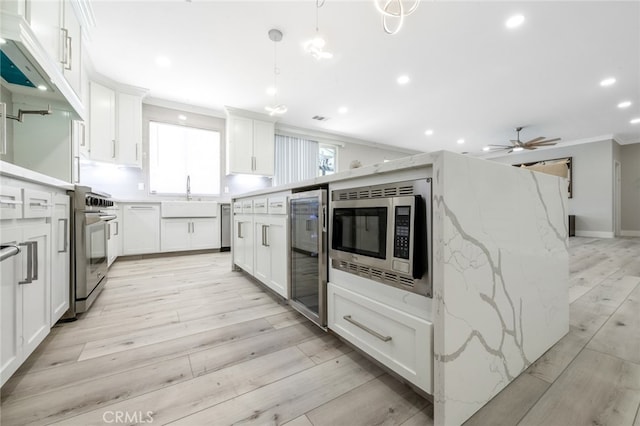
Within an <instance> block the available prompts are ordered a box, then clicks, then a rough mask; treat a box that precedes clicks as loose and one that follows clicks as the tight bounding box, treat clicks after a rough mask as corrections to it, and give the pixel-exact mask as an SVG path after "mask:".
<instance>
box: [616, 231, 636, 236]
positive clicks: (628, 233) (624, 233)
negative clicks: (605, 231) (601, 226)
mask: <svg viewBox="0 0 640 426" xmlns="http://www.w3.org/2000/svg"><path fill="white" fill-rule="evenodd" d="M620 236H621V237H640V231H620Z"/></svg>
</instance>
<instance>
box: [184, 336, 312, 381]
mask: <svg viewBox="0 0 640 426" xmlns="http://www.w3.org/2000/svg"><path fill="white" fill-rule="evenodd" d="M311 327H312V326H311V325H308V324H295V325H292V326H289V327H285V328H280V329H274V330H273V331H269V332H265V333H262V334H260V335H257V336H254V337H252V338H251V339H243V340H239V341H235V342H232V343H229V344H226V345H223V346H216V347H214V348H211V349H208V350H204V351H199V352H194V353H192V354H190V355H189V359H190V360H191V369H192V371H193V375H194V376H201V375H203V374H208V373H210V372H212V371H216V370H219V369H221V368H225V367H228V366H230V365H233V364H238V363H240V362H244V361H248V360H250V359H253V358H259V357H261V356H263V355H266V354H270V353H273V352H277V351H278V350H281V349H284V348H288V347H290V346H295V345H297V344H298V343H300V342H304V341H306V340H309V339H313V338H314V337H316V336H318V334H319V333H320V332H319V331H316V330H314V329H313V328H311ZM303 352H304V351H303Z"/></svg>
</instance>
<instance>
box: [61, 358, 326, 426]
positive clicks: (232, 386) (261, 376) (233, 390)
mask: <svg viewBox="0 0 640 426" xmlns="http://www.w3.org/2000/svg"><path fill="white" fill-rule="evenodd" d="M313 365H314V364H313V362H312V361H311V360H310V359H309V358H307V357H306V356H305V355H304V354H303V353H302V352H300V350H298V349H297V348H295V347H291V348H287V349H283V350H281V351H278V352H275V353H272V354H268V355H265V356H262V357H260V358H256V359H252V360H250V361H247V362H244V363H241V364H236V365H234V366H232V367H229V368H225V369H223V370H218V371H216V372H213V373H211V374H205V375H202V376H199V377H196V378H195V379H192V380H189V381H186V382H183V383H179V384H176V385H174V386H171V387H169V388H165V389H160V390H158V391H155V392H149V393H146V394H144V395H140V396H138V397H136V398H130V399H127V400H125V401H122V402H119V403H116V404H111V405H109V406H107V407H104V408H102V409H100V410H94V411H91V412H88V413H86V414H83V415H81V416H77V417H74V418H73V419H70V421H71V422H72V423H74V424H76V425H83V426H91V425H101V426H103V425H104V422H103V420H102V414H103V412H104V410H111V411H124V412H135V411H142V412H144V413H146V412H151V413H152V414H151V417H152V419H153V422H152V424H160V425H162V424H166V423H168V422H171V421H172V420H177V419H180V418H181V417H184V416H186V415H188V414H191V413H196V412H199V411H201V410H203V409H206V408H208V407H211V406H213V405H215V404H218V403H221V402H223V401H227V400H229V399H232V398H234V397H237V396H238V395H242V394H246V393H247V392H250V391H252V390H254V389H259V388H261V386H264V385H266V384H268V383H271V382H276V383H278V380H280V379H282V378H284V377H287V376H290V375H292V374H295V373H297V372H300V371H304V370H306V369H308V368H309V367H310V366H313ZM211 423H212V422H211V421H210V420H207V421H204V422H202V423H200V424H202V425H208V424H211ZM216 423H217V424H220V425H222V424H225V423H221V422H218V420H216ZM63 424H64V423H63ZM191 424H192V425H193V424H197V423H191Z"/></svg>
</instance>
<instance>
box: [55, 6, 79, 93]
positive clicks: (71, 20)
mask: <svg viewBox="0 0 640 426" xmlns="http://www.w3.org/2000/svg"><path fill="white" fill-rule="evenodd" d="M62 8H63V12H62V27H61V31H62V38H61V43H62V46H61V57H60V62H61V64H62V72H63V74H64V78H65V79H66V80H67V81H68V82H69V85H70V86H71V88H72V89H73V91H74V92H75V93H76V95H78V97H79V98H82V72H83V69H82V26H81V25H80V20H79V19H78V17H77V16H76V14H75V11H74V10H73V6H72V5H71V2H69V1H65V2H64V3H63V4H62Z"/></svg>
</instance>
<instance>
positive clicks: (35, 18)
mask: <svg viewBox="0 0 640 426" xmlns="http://www.w3.org/2000/svg"><path fill="white" fill-rule="evenodd" d="M27 4H28V14H29V24H30V25H31V29H32V30H33V32H34V34H35V35H36V37H37V38H38V41H39V42H40V44H41V45H42V47H43V48H44V50H45V52H46V53H47V55H48V56H49V57H50V58H51V59H52V60H54V61H56V62H60V60H61V58H62V49H61V47H62V46H61V42H62V37H61V34H60V31H61V24H62V8H63V5H62V1H60V0H57V1H56V0H52V1H33V0H32V1H29V2H28V3H27Z"/></svg>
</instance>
